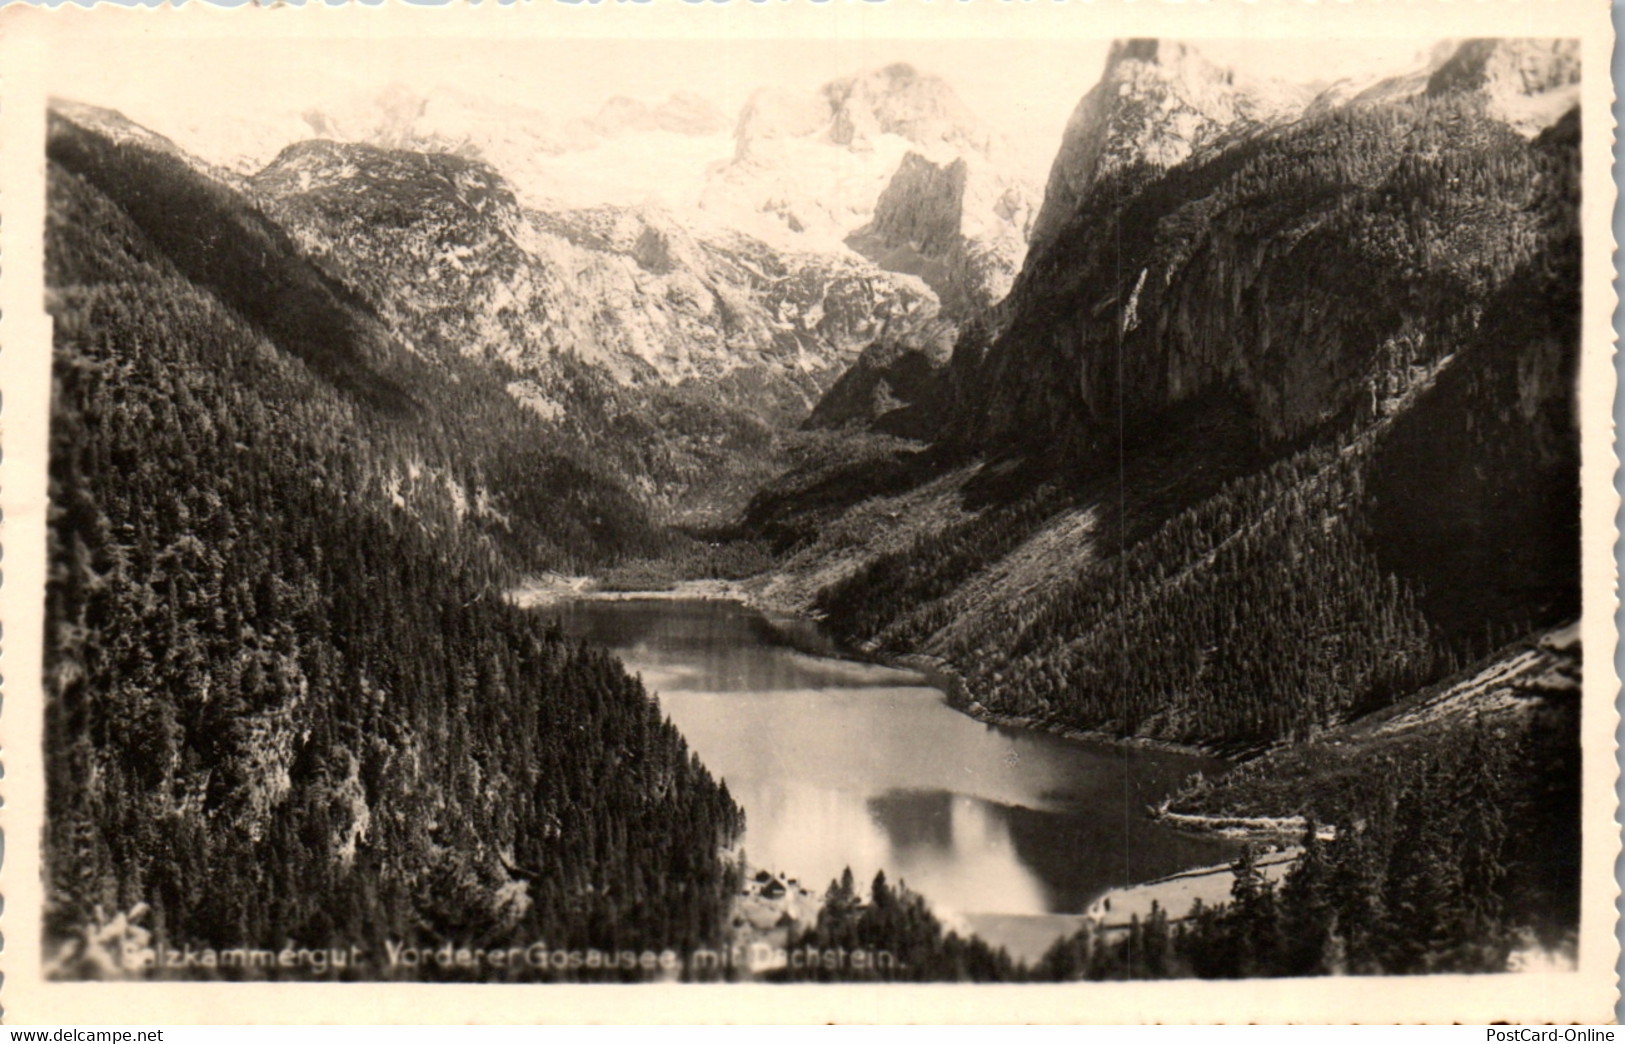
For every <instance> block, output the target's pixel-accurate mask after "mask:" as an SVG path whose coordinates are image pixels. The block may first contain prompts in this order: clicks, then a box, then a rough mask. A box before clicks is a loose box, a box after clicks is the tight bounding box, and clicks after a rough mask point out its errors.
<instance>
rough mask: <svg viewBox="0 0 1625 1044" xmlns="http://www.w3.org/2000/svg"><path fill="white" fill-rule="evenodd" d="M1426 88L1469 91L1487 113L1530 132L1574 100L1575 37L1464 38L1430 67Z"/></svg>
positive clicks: (1439, 93) (1432, 92)
mask: <svg viewBox="0 0 1625 1044" xmlns="http://www.w3.org/2000/svg"><path fill="white" fill-rule="evenodd" d="M1427 93H1428V95H1429V97H1445V96H1449V95H1453V94H1462V93H1470V94H1474V95H1476V96H1477V97H1479V98H1481V99H1482V100H1483V102H1484V105H1485V108H1486V110H1487V111H1488V112H1489V114H1490V115H1491V116H1492V117H1494V118H1495V119H1497V120H1501V121H1502V122H1505V123H1507V124H1509V125H1511V126H1512V127H1514V128H1515V129H1516V130H1517V131H1518V132H1519V133H1521V134H1523V135H1524V136H1525V137H1531V138H1532V137H1534V136H1535V135H1536V134H1539V133H1540V132H1541V131H1543V130H1545V129H1546V128H1547V127H1550V126H1551V125H1552V124H1553V123H1555V122H1557V120H1558V119H1559V118H1560V117H1561V116H1562V115H1563V113H1565V112H1567V111H1568V110H1569V109H1571V108H1573V107H1574V106H1575V105H1577V104H1579V101H1580V41H1578V40H1525V39H1494V40H1469V41H1467V42H1466V43H1464V44H1462V45H1461V46H1460V48H1458V49H1457V50H1456V52H1455V53H1454V54H1453V55H1451V56H1450V58H1449V59H1448V60H1446V61H1445V62H1444V63H1443V64H1442V65H1440V66H1439V68H1438V69H1436V70H1434V72H1433V74H1432V75H1431V76H1430V77H1429V78H1428V83H1427Z"/></svg>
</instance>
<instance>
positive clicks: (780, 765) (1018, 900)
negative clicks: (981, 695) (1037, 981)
mask: <svg viewBox="0 0 1625 1044" xmlns="http://www.w3.org/2000/svg"><path fill="white" fill-rule="evenodd" d="M544 611H545V612H547V613H549V614H552V615H557V616H559V618H560V619H561V621H562V622H563V624H564V627H565V629H566V630H567V631H568V632H570V633H572V634H575V635H579V636H581V637H586V638H590V639H592V640H594V641H596V642H599V643H601V644H603V645H606V646H608V647H609V648H611V649H613V650H615V652H616V653H617V654H618V655H619V656H620V657H621V659H622V661H623V662H624V663H625V664H626V666H627V668H628V669H629V670H631V671H634V672H636V673H638V674H641V675H642V677H643V681H644V684H645V685H647V686H648V688H649V689H650V690H651V691H653V692H655V693H656V694H657V695H658V696H659V699H660V702H661V705H662V706H663V707H664V708H665V710H666V713H667V714H669V715H670V716H671V719H672V721H673V722H675V723H676V725H677V727H678V728H679V729H681V730H682V733H683V735H684V736H685V737H687V739H688V742H689V745H690V746H691V747H693V749H694V750H695V751H696V752H697V753H698V754H699V756H700V757H701V759H702V760H704V762H705V763H706V765H707V766H709V767H710V769H711V771H712V772H713V773H715V774H717V775H719V776H721V777H722V778H723V779H725V780H726V781H727V783H728V789H729V790H730V791H732V792H733V795H734V798H735V800H737V801H738V802H739V804H740V805H741V806H743V807H744V809H745V816H746V835H745V847H746V852H747V855H748V857H749V859H750V862H751V863H752V864H753V865H755V866H759V867H766V868H769V869H772V870H782V871H784V872H786V873H787V874H789V875H790V876H792V877H796V878H799V879H800V880H801V882H802V883H803V884H804V885H806V886H807V887H808V888H809V889H810V890H813V891H815V892H821V891H822V890H823V888H824V887H825V885H827V883H828V882H829V881H830V880H832V879H833V878H836V877H838V876H840V874H841V871H842V870H843V869H844V868H846V867H848V866H850V867H851V868H852V871H853V873H854V874H856V875H857V876H858V880H859V881H860V882H865V883H866V882H867V881H868V880H869V879H870V878H872V877H873V876H874V873H875V871H876V870H882V869H883V870H885V871H886V876H887V877H888V878H890V879H891V880H893V881H897V880H899V879H900V880H902V881H903V882H905V883H906V884H907V885H908V886H909V887H910V888H911V889H913V890H914V891H917V892H920V893H921V894H923V895H925V896H926V898H927V899H928V900H929V901H930V902H931V905H932V907H933V909H935V910H936V911H937V912H938V914H939V915H941V916H942V917H943V918H944V919H945V920H946V921H947V922H948V923H949V924H951V925H954V926H957V927H960V928H962V929H963V928H967V927H968V928H971V929H974V930H975V931H977V932H978V934H981V935H983V936H984V937H985V938H987V939H989V941H991V942H994V943H996V944H999V945H1005V946H1008V947H1009V948H1010V949H1011V952H1012V953H1013V954H1015V955H1017V956H1022V957H1027V958H1029V959H1031V958H1034V957H1036V956H1038V955H1039V954H1040V953H1041V952H1042V951H1043V949H1044V947H1045V945H1047V943H1048V941H1050V940H1053V939H1054V938H1055V937H1056V936H1057V935H1059V934H1061V933H1062V932H1067V931H1070V930H1073V929H1074V927H1075V923H1076V922H1075V921H1074V920H1072V919H1070V918H1065V917H1055V916H1051V915H1056V914H1077V913H1080V912H1081V911H1083V910H1084V909H1086V908H1087V906H1088V904H1089V902H1090V900H1091V899H1093V898H1094V897H1095V896H1096V895H1098V894H1099V893H1100V892H1101V891H1103V890H1104V889H1106V888H1109V887H1112V886H1115V885H1121V884H1126V883H1132V882H1136V881H1145V880H1150V879H1152V878H1156V877H1160V876H1162V875H1164V874H1168V873H1173V872H1175V871H1177V870H1181V869H1185V868H1187V867H1191V866H1196V865H1202V864H1208V863H1214V862H1219V861H1222V860H1225V859H1227V858H1229V857H1230V856H1231V855H1232V854H1233V848H1232V847H1231V846H1229V845H1227V844H1225V843H1223V842H1218V841H1213V840H1208V839H1198V838H1191V837H1187V836H1184V835H1181V834H1178V833H1175V832H1173V831H1171V830H1167V829H1165V828H1162V827H1159V826H1157V825H1156V824H1154V823H1152V822H1151V821H1150V820H1149V819H1148V818H1147V817H1146V815H1145V807H1146V806H1147V805H1149V804H1154V803H1155V802H1156V801H1157V800H1158V799H1159V798H1161V797H1162V796H1163V795H1164V794H1166V793H1168V792H1169V791H1170V790H1172V789H1173V788H1175V787H1177V786H1178V785H1179V784H1180V783H1181V782H1182V781H1183V780H1184V779H1185V778H1186V777H1187V776H1189V775H1190V774H1191V773H1193V772H1196V771H1198V770H1202V771H1206V772H1209V773H1211V772H1213V771H1215V770H1216V769H1218V768H1220V767H1221V763H1220V762H1218V761H1215V760H1211V759H1204V758H1193V757H1186V756H1182V755H1172V754H1165V753H1160V752H1147V751H1138V750H1134V751H1128V750H1122V749H1116V748H1109V747H1097V746H1092V745H1087V744H1082V743H1078V742H1075V741H1071V740H1065V739H1062V738H1060V737H1057V736H1052V735H1049V734H1046V733H1039V732H1029V731H1025V730H1018V729H1007V728H1002V727H997V726H989V725H984V724H982V723H980V722H977V721H975V720H974V719H972V718H969V717H967V716H966V715H963V714H960V713H959V712H958V711H955V710H953V709H952V708H951V707H949V706H948V705H947V703H946V701H945V699H944V697H943V694H942V693H941V692H940V691H939V690H937V689H935V688H932V687H931V686H930V685H929V684H928V683H927V681H926V679H925V678H923V677H922V676H921V675H919V674H916V673H914V672H911V671H904V670H897V669H894V668H890V667H883V666H878V665H874V664H868V663H859V662H856V661H853V660H848V659H841V658H840V657H839V656H837V655H835V650H834V649H833V648H832V647H831V646H830V645H829V643H828V642H827V641H826V640H824V639H823V638H822V637H821V636H820V635H819V634H818V633H817V631H816V630H815V629H813V628H812V627H811V626H810V625H808V624H806V623H805V622H798V621H787V622H781V623H779V624H777V625H775V624H770V623H769V622H768V621H767V620H766V619H764V618H763V617H762V616H761V615H760V614H759V613H757V612H755V611H753V610H750V609H747V608H745V607H743V606H740V605H736V604H733V603H729V602H715V601H678V600H669V599H647V600H636V601H581V602H574V603H570V604H568V605H565V606H560V607H554V608H550V609H547V610H544Z"/></svg>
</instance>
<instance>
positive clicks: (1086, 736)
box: [508, 574, 1236, 832]
mask: <svg viewBox="0 0 1625 1044" xmlns="http://www.w3.org/2000/svg"><path fill="white" fill-rule="evenodd" d="M598 582H599V580H598V578H596V577H591V576H565V575H562V574H548V575H545V576H542V577H537V578H535V579H534V580H531V581H527V582H526V583H525V584H524V585H522V586H521V587H519V588H517V589H515V590H514V591H512V592H510V593H509V595H508V597H509V600H510V601H512V602H513V603H514V604H515V605H517V606H518V607H519V608H521V609H545V608H547V607H548V606H552V605H559V604H562V603H564V602H572V601H594V602H643V601H669V602H682V601H701V602H734V603H737V604H739V605H741V606H744V607H745V608H747V609H751V610H753V611H755V612H758V613H761V614H762V615H763V617H765V618H766V619H767V620H768V622H769V623H773V622H775V620H784V619H790V620H796V621H804V622H807V623H812V624H815V625H817V624H820V623H821V621H819V620H818V618H817V617H814V616H809V615H808V614H807V613H805V612H800V611H797V610H795V609H793V608H791V607H788V606H783V605H777V604H773V603H771V602H768V601H764V600H763V599H761V598H759V597H756V596H755V594H754V593H753V592H752V591H751V590H750V589H749V588H748V587H747V586H746V585H745V581H740V580H722V579H706V580H678V581H676V582H675V583H673V584H672V586H671V587H668V588H662V589H656V590H639V591H614V590H610V591H606V590H603V589H601V588H598V587H596V586H595V585H596V584H597V583H598ZM831 640H832V641H833V639H831ZM836 645H837V646H838V647H839V649H840V651H841V653H842V654H843V655H845V656H849V657H851V658H852V659H854V660H857V661H859V662H865V663H873V664H877V665H879V666H882V667H895V668H898V669H901V670H909V671H914V672H916V673H918V674H921V675H923V676H924V677H925V679H926V681H927V682H929V683H930V684H931V685H932V686H933V687H935V688H938V689H941V690H942V693H943V696H944V697H945V699H946V702H947V704H948V706H950V707H952V708H953V709H954V710H956V711H958V712H959V713H961V714H963V715H965V716H966V717H969V718H972V719H974V720H976V721H979V722H981V723H983V724H984V725H994V726H998V727H1000V728H1007V729H1021V730H1024V731H1028V732H1043V733H1048V734H1049V735H1052V736H1059V737H1060V738H1062V739H1065V740H1070V741H1072V742H1074V743H1082V744H1084V745H1086V746H1093V747H1109V748H1113V749H1119V750H1122V749H1127V750H1147V751H1155V752H1157V753H1160V754H1178V755H1183V756H1186V757H1197V758H1213V759H1217V760H1219V761H1223V762H1225V765H1226V767H1227V768H1228V767H1230V766H1231V765H1233V764H1234V763H1235V761H1236V758H1235V757H1234V755H1233V754H1232V753H1226V752H1225V751H1222V750H1218V749H1216V748H1213V747H1209V746H1203V745H1200V744H1191V743H1178V742H1175V741H1173V740H1163V739H1156V738H1154V737H1150V736H1119V735H1117V734H1116V733H1111V732H1102V731H1099V730H1095V729H1080V728H1076V727H1074V726H1070V725H1065V724H1062V723H1060V722H1047V721H1043V720H1041V719H1038V718H1032V717H1026V716H1022V715H1017V714H1007V713H1005V712H1003V711H997V710H993V709H992V708H989V707H987V706H985V705H984V704H983V703H982V702H981V701H980V700H978V699H976V697H975V696H974V695H972V694H971V692H970V688H969V686H967V685H966V683H965V680H964V678H963V677H962V676H961V675H960V674H959V672H958V671H957V670H955V669H954V668H953V667H952V666H951V665H949V664H948V663H947V662H945V661H944V660H942V659H941V658H940V657H936V656H928V655H926V654H923V653H902V654H889V653H883V652H880V651H878V650H876V649H873V648H864V647H862V646H858V647H852V646H847V645H844V644H842V643H839V642H837V643H836ZM1147 815H1148V816H1150V817H1151V818H1153V819H1161V818H1163V817H1162V816H1161V815H1159V814H1158V813H1157V812H1156V810H1154V809H1148V810H1147ZM1184 828H1185V829H1188V830H1189V829H1192V828H1191V827H1184ZM1193 832H1201V831H1199V830H1194V831H1193Z"/></svg>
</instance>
